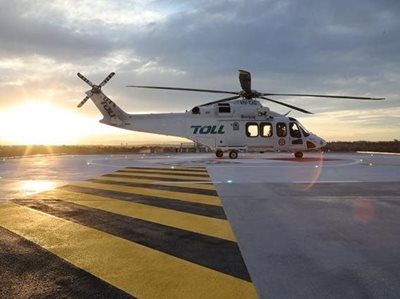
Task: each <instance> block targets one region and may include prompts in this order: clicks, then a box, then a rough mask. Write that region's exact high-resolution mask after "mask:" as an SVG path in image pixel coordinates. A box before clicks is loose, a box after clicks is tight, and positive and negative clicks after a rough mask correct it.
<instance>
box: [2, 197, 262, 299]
mask: <svg viewBox="0 0 400 299" xmlns="http://www.w3.org/2000/svg"><path fill="white" fill-rule="evenodd" d="M0 226H2V227H4V228H6V229H8V230H10V231H12V232H14V233H16V234H18V235H20V236H22V237H24V238H26V239H28V240H30V241H32V242H34V243H36V244H38V245H39V246H41V247H43V248H45V249H46V250H48V251H50V252H52V253H53V254H55V255H57V256H59V257H61V258H62V259H64V260H66V261H68V262H70V263H72V264H73V265H75V266H77V267H79V268H81V269H83V270H85V271H87V272H89V273H91V274H93V275H95V276H97V277H99V278H101V279H103V280H104V281H107V282H109V283H110V284H112V285H114V286H116V287H118V288H120V289H122V290H124V291H125V292H127V293H129V294H131V295H133V296H136V297H138V298H174V299H175V298H256V297H257V294H256V291H255V288H254V286H253V284H252V283H250V282H247V281H244V280H241V279H238V278H235V277H232V276H230V275H226V274H223V273H220V272H218V271H215V270H211V269H208V268H205V267H202V266H199V265H197V264H194V263H191V262H188V261H185V260H182V259H179V258H176V257H174V256H171V255H168V254H165V253H162V252H160V251H157V250H154V249H151V248H148V247H145V246H142V245H139V244H137V243H134V242H130V241H128V240H125V239H122V238H119V237H116V236H113V235H110V234H107V233H104V232H101V231H98V230H96V229H93V228H89V227H86V226H83V225H80V224H77V223H74V222H71V221H68V220H65V219H62V218H57V217H54V216H51V215H48V214H45V213H42V212H39V211H36V210H32V209H29V208H26V207H21V206H18V205H16V204H14V203H7V204H3V205H1V206H0Z"/></svg>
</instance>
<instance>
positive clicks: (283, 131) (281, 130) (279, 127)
mask: <svg viewBox="0 0 400 299" xmlns="http://www.w3.org/2000/svg"><path fill="white" fill-rule="evenodd" d="M276 135H277V136H278V137H286V135H287V127H286V124H285V123H277V124H276Z"/></svg>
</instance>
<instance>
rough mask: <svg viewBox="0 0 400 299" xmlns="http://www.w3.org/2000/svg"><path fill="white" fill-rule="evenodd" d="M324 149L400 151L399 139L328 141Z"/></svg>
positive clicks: (335, 150) (341, 150)
mask: <svg viewBox="0 0 400 299" xmlns="http://www.w3.org/2000/svg"><path fill="white" fill-rule="evenodd" d="M325 150H326V151H332V152H357V151H365V152H387V153H400V141H398V140H394V141H349V142H345V141H335V142H328V144H327V145H326V147H325Z"/></svg>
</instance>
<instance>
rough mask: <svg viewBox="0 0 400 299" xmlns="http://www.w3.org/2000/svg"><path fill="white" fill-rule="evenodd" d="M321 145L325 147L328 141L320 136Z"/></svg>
mask: <svg viewBox="0 0 400 299" xmlns="http://www.w3.org/2000/svg"><path fill="white" fill-rule="evenodd" d="M319 145H320V146H321V147H324V146H325V145H326V141H325V140H324V139H322V138H319Z"/></svg>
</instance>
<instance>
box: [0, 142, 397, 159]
mask: <svg viewBox="0 0 400 299" xmlns="http://www.w3.org/2000/svg"><path fill="white" fill-rule="evenodd" d="M179 148H180V145H146V146H112V145H55V146H46V145H27V146H25V145H6V146H0V157H17V156H31V155H98V154H103V155H104V154H129V153H172V152H177V151H178V150H179ZM324 150H325V151H331V152H356V151H371V152H389V153H400V141H398V140H394V141H378V142H375V141H352V142H343V141H335V142H328V144H327V146H326V147H325V148H324Z"/></svg>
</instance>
